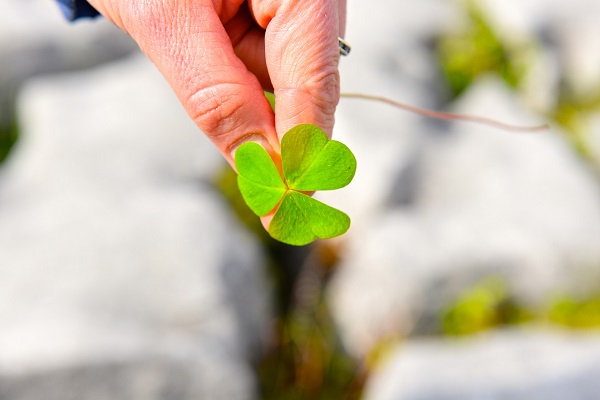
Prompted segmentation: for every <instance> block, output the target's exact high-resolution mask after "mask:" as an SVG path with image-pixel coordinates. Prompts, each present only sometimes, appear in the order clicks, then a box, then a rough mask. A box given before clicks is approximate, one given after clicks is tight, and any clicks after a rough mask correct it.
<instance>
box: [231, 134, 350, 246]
mask: <svg viewBox="0 0 600 400" xmlns="http://www.w3.org/2000/svg"><path fill="white" fill-rule="evenodd" d="M281 161H282V169H283V173H282V174H281V173H280V171H279V170H278V169H277V166H276V165H275V163H274V162H273V160H272V159H271V157H270V156H269V154H268V153H267V151H266V150H265V149H264V148H263V147H262V146H260V145H259V144H257V143H253V142H249V143H244V144H243V145H241V146H240V147H239V148H238V149H237V151H236V153H235V165H236V168H237V171H238V185H239V188H240V192H241V193H242V197H243V198H244V200H245V201H246V203H247V204H248V206H249V207H250V209H251V210H252V211H253V212H254V213H255V214H256V215H258V216H261V217H262V216H265V215H267V214H269V213H270V212H272V211H273V210H274V209H275V215H274V216H273V220H272V222H271V225H270V226H269V234H270V235H271V236H272V237H273V238H275V239H277V240H279V241H281V242H283V243H287V244H291V245H295V246H303V245H306V244H308V243H311V242H312V241H314V240H315V239H318V238H320V239H328V238H332V237H336V236H339V235H342V234H343V233H345V232H346V231H347V230H348V228H349V227H350V218H349V217H348V216H347V215H346V214H344V213H343V212H341V211H339V210H337V209H335V208H332V207H329V206H327V205H325V204H323V203H321V202H320V201H318V200H315V199H313V198H312V197H310V196H308V195H306V194H305V193H303V192H312V191H316V190H334V189H339V188H342V187H344V186H346V185H348V184H349V183H350V181H352V178H353V177H354V173H355V171H356V159H355V158H354V155H353V154H352V152H351V151H350V149H348V147H346V145H344V144H342V143H340V142H338V141H335V140H329V139H328V138H327V135H326V134H325V133H324V132H323V131H322V130H321V129H319V128H318V127H316V126H314V125H309V124H304V125H298V126H296V127H294V128H292V129H290V130H289V131H288V132H287V133H286V134H285V135H284V137H283V139H282V141H281ZM282 175H283V176H282Z"/></svg>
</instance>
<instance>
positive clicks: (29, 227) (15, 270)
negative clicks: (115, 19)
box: [0, 57, 270, 400]
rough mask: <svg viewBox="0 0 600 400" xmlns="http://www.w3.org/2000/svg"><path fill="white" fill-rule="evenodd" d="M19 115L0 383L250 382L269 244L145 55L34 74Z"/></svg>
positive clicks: (152, 386) (264, 302)
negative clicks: (227, 195)
mask: <svg viewBox="0 0 600 400" xmlns="http://www.w3.org/2000/svg"><path fill="white" fill-rule="evenodd" d="M19 115H20V121H21V122H20V125H21V127H22V136H21V138H20V140H19V142H18V144H17V146H16V148H15V150H14V152H13V153H12V154H11V157H10V158H9V160H8V162H7V163H6V164H4V165H3V170H2V171H1V172H2V174H1V177H0V254H2V262H1V263H0V326H1V327H2V329H0V380H1V381H3V382H8V383H7V384H6V386H4V385H2V388H0V391H2V390H5V391H8V393H9V394H10V396H9V395H8V394H7V395H5V396H0V397H2V398H3V399H5V398H6V399H9V400H12V399H22V398H33V397H32V396H33V394H32V395H30V393H41V392H40V390H42V389H39V388H38V389H36V388H34V387H30V386H35V385H36V384H38V383H39V384H40V385H42V386H43V385H45V384H46V383H48V385H50V386H51V387H52V390H50V389H49V390H50V391H51V393H54V394H53V396H54V397H51V396H50V397H44V398H57V399H58V398H65V397H62V396H63V394H64V395H65V396H66V394H65V393H66V390H67V389H66V388H61V385H63V384H65V385H69V387H71V386H73V387H75V388H77V390H75V392H74V393H79V394H81V393H84V392H85V391H86V390H88V389H89V390H90V392H91V393H96V392H97V393H100V394H98V397H97V398H102V399H104V398H106V399H108V398H123V399H125V398H163V397H161V396H162V395H160V396H159V392H160V393H162V391H163V390H164V391H167V392H169V391H171V390H176V386H177V382H179V380H183V381H184V384H183V387H181V388H180V389H181V390H182V391H184V392H185V391H186V390H188V389H189V390H190V391H191V392H190V393H192V394H189V395H185V396H184V395H181V396H175V395H174V396H173V397H170V396H169V398H177V399H180V398H181V399H192V398H215V399H220V398H227V399H230V398H234V399H235V398H239V399H247V398H252V397H253V395H254V393H255V385H254V378H253V377H252V374H251V372H250V369H249V366H248V362H249V360H251V359H252V358H253V357H254V356H256V355H257V354H259V353H260V351H261V349H262V348H263V346H264V344H265V342H266V341H267V340H268V337H269V329H270V326H269V319H270V311H269V301H270V298H269V291H268V285H267V281H266V278H265V271H264V268H265V265H264V264H265V259H264V256H263V253H262V251H261V249H260V247H259V245H258V243H257V241H256V240H255V239H254V238H253V237H252V235H251V234H249V232H247V231H246V230H245V229H244V228H243V227H242V226H241V225H240V223H239V222H238V221H237V220H236V219H235V217H234V216H233V215H232V213H231V210H230V209H229V207H228V206H227V205H226V204H225V202H224V200H223V199H222V198H221V197H220V195H219V194H218V193H217V191H216V189H215V188H214V187H213V186H212V185H211V180H212V179H213V177H214V174H215V172H216V171H219V170H220V169H221V168H223V166H224V161H223V160H222V157H221V155H220V154H219V153H218V152H217V151H216V149H214V146H212V144H210V143H209V141H208V140H207V139H206V138H205V137H204V135H203V134H202V133H201V132H199V131H198V129H197V128H196V126H195V125H194V124H193V122H192V121H191V120H190V118H189V117H188V116H187V115H186V114H185V112H184V111H183V109H182V107H181V105H180V104H179V103H178V101H177V99H176V98H175V96H174V95H173V94H172V92H171V90H170V88H169V87H168V85H167V84H166V82H164V80H163V78H162V77H161V76H160V75H159V74H158V72H157V71H156V70H155V68H154V67H153V66H152V65H151V64H150V62H149V61H147V60H146V59H145V58H142V57H133V58H131V59H128V60H126V61H123V62H120V63H118V64H113V65H109V66H106V67H102V68H98V69H96V70H92V71H89V72H82V73H77V74H69V75H65V76H58V77H48V78H39V79H36V80H34V81H32V82H30V83H29V84H28V85H27V86H26V87H25V88H24V90H23V92H22V95H21V96H20V101H19ZM145 360H150V361H148V362H147V361H145ZM153 360H154V361H153ZM148 363H149V364H148ZM112 365H115V368H116V370H119V369H121V370H123V373H124V374H125V376H131V377H132V382H127V383H123V381H122V380H123V379H124V378H122V377H119V376H116V375H118V374H117V372H115V371H116V370H115V371H113V368H112V367H111V366H112ZM231 366H233V367H235V368H233V369H232V368H230V367H231ZM188 369H189V371H188ZM183 370H186V371H187V372H185V373H182V371H183ZM235 371H241V372H239V373H238V372H235ZM113 373H114V374H115V376H112V377H109V378H107V381H106V382H104V378H105V376H106V375H107V374H109V375H110V374H113ZM192 374H197V375H198V382H195V381H194V379H192V376H193V375H192ZM78 377H79V378H81V379H79V378H78ZM147 380H149V381H148V382H146V381H147ZM136 382H138V383H139V384H140V385H141V386H140V387H138V386H136V385H137V383H136ZM140 382H141V383H140ZM206 382H208V383H206ZM229 382H233V383H231V384H230V383H229ZM205 383H206V385H205ZM122 385H123V392H122V393H121V394H120V396H121V397H119V396H113V395H112V394H111V393H113V392H114V391H116V390H118V388H120V387H121V386H122ZM144 385H147V386H148V387H145V386H144ZM194 388H198V390H196V389H194ZM205 389H206V390H209V389H210V390H211V391H213V390H214V392H211V393H210V394H207V393H208V392H206V391H205ZM145 390H148V393H149V394H148V397H145V395H143V393H146V392H145ZM3 393H4V392H3ZM128 393H131V394H132V395H131V396H132V397H128V396H127V394H128ZM140 393H142V394H140ZM76 397H77V396H76ZM77 398H81V396H80V397H77Z"/></svg>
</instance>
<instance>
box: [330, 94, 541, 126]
mask: <svg viewBox="0 0 600 400" xmlns="http://www.w3.org/2000/svg"><path fill="white" fill-rule="evenodd" d="M341 97H344V98H348V99H363V100H372V101H379V102H381V103H386V104H389V105H391V106H394V107H396V108H400V109H402V110H405V111H409V112H412V113H415V114H419V115H422V116H424V117H428V118H436V119H445V120H451V121H466V122H474V123H478V124H484V125H489V126H492V127H494V128H498V129H504V130H508V131H515V132H540V131H545V130H548V129H549V128H550V126H549V125H548V124H543V125H536V126H517V125H511V124H507V123H504V122H500V121H496V120H493V119H490V118H486V117H479V116H476V115H465V114H455V113H449V112H443V111H432V110H427V109H423V108H419V107H415V106H411V105H408V104H404V103H400V102H397V101H395V100H392V99H388V98H387V97H382V96H375V95H370V94H363V93H342V94H341Z"/></svg>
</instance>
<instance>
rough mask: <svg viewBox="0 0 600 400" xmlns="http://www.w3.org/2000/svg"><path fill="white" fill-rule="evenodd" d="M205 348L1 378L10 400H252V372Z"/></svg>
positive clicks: (0, 394) (0, 390)
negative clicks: (200, 352) (194, 351)
mask: <svg viewBox="0 0 600 400" xmlns="http://www.w3.org/2000/svg"><path fill="white" fill-rule="evenodd" d="M211 352H212V353H214V350H212V349H205V351H204V352H203V353H202V354H195V355H194V356H190V354H189V353H188V354H187V355H183V356H182V355H178V356H177V355H176V356H173V355H172V356H170V357H167V356H154V357H147V358H140V359H132V360H127V361H114V362H108V363H97V364H89V365H79V366H77V367H69V368H57V369H52V370H47V371H43V372H36V373H32V374H21V375H12V376H0V398H2V399H10V400H37V399H44V400H80V399H90V400H163V399H169V400H188V399H189V400H192V399H207V400H229V399H240V400H245V399H252V398H254V393H255V390H254V389H255V387H254V386H255V385H254V382H253V376H252V372H251V370H250V369H249V368H247V367H245V366H244V364H242V363H241V362H239V361H237V362H236V361H235V360H230V359H229V358H228V357H223V355H215V354H211Z"/></svg>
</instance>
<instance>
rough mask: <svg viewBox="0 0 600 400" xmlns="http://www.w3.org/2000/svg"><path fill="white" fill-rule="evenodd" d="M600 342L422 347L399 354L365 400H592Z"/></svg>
mask: <svg viewBox="0 0 600 400" xmlns="http://www.w3.org/2000/svg"><path fill="white" fill-rule="evenodd" d="M599 375H600V338H599V337H597V336H588V337H586V336H581V335H575V334H566V333H561V332H545V331H541V330H540V331H536V330H533V331H505V332H495V333H492V334H489V335H484V336H480V337H476V338H469V339H462V340H450V339H447V340H433V339H432V340H419V341H412V342H410V343H408V344H407V345H406V346H400V347H399V348H398V349H397V350H395V351H394V352H393V353H392V354H391V355H390V358H389V360H388V362H386V363H385V364H384V365H383V366H382V367H381V369H380V370H379V371H378V373H377V374H376V375H375V376H374V377H373V378H372V379H371V380H370V382H369V384H368V386H367V389H366V392H365V397H364V398H365V399H366V400H509V399H510V400H573V399H577V400H594V399H597V398H598V393H599V392H600V381H599V380H598V376H599Z"/></svg>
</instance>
